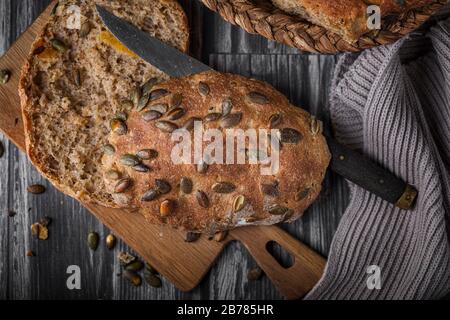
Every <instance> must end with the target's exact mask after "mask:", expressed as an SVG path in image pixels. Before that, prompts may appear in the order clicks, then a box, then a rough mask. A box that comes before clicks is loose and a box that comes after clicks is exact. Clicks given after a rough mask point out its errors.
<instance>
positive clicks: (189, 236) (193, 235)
mask: <svg viewBox="0 0 450 320" xmlns="http://www.w3.org/2000/svg"><path fill="white" fill-rule="evenodd" d="M201 235H202V234H201V233H197V232H186V236H185V238H184V241H186V242H195V241H197V240H198V239H200V236H201Z"/></svg>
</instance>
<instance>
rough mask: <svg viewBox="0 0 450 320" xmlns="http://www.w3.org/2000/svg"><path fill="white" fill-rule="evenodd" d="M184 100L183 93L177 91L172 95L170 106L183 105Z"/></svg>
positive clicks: (172, 107)
mask: <svg viewBox="0 0 450 320" xmlns="http://www.w3.org/2000/svg"><path fill="white" fill-rule="evenodd" d="M182 102H183V95H182V94H181V93H175V94H174V95H173V96H172V99H170V108H171V109H174V108H178V107H179V106H181V103H182Z"/></svg>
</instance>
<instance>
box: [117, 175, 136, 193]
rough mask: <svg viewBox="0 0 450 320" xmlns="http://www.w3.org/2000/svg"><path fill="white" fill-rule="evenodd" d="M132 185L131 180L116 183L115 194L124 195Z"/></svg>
mask: <svg viewBox="0 0 450 320" xmlns="http://www.w3.org/2000/svg"><path fill="white" fill-rule="evenodd" d="M131 185H132V181H131V179H128V178H126V179H122V180H119V182H117V184H116V187H115V188H114V192H115V193H124V192H125V191H126V190H127V189H128V188H130V187H131Z"/></svg>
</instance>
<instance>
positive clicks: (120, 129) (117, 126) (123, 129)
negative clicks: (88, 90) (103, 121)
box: [110, 119, 128, 136]
mask: <svg viewBox="0 0 450 320" xmlns="http://www.w3.org/2000/svg"><path fill="white" fill-rule="evenodd" d="M110 127H111V131H112V132H114V133H115V134H118V135H120V136H121V135H124V134H126V133H127V132H128V127H127V125H126V124H125V122H124V121H122V120H120V119H112V120H111V121H110Z"/></svg>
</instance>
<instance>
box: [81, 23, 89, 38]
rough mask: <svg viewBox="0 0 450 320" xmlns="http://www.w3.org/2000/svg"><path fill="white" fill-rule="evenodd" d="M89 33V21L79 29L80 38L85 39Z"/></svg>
mask: <svg viewBox="0 0 450 320" xmlns="http://www.w3.org/2000/svg"><path fill="white" fill-rule="evenodd" d="M90 32H91V24H90V23H89V21H86V22H85V23H83V24H82V25H81V28H80V37H81V38H85V37H86V36H87V35H88V34H89V33H90Z"/></svg>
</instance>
